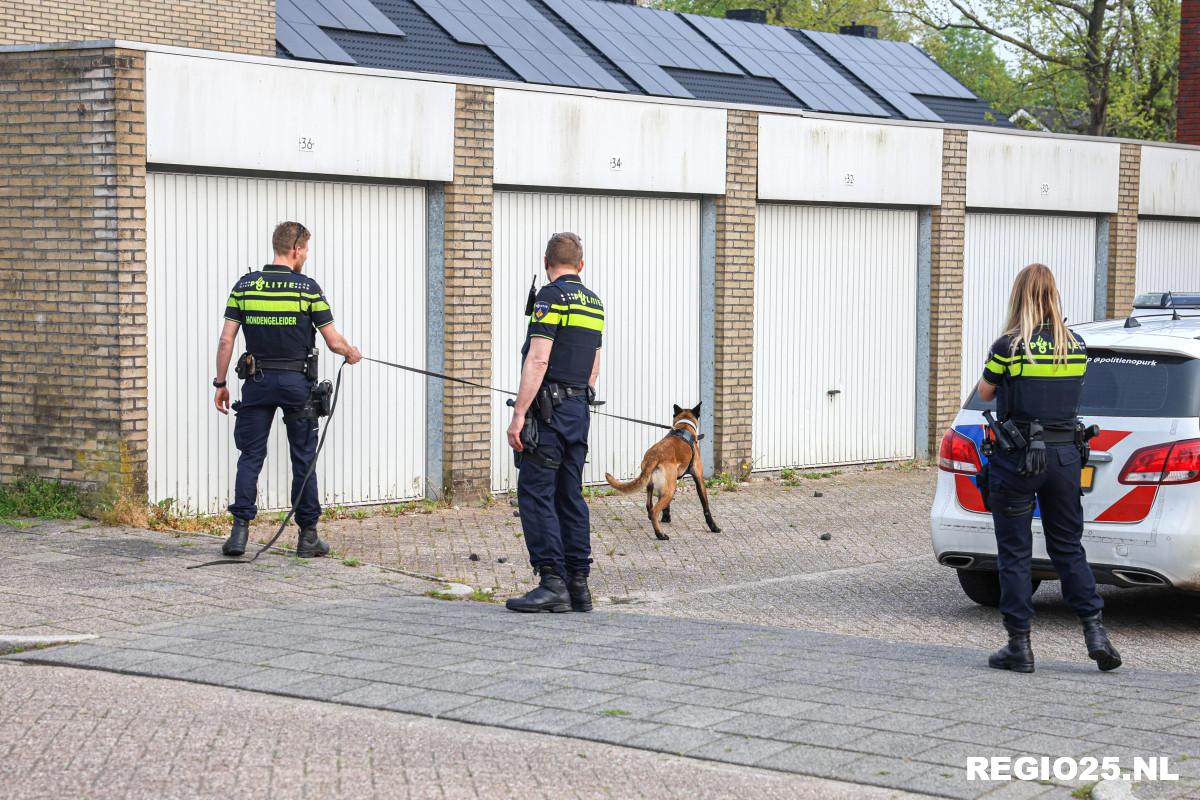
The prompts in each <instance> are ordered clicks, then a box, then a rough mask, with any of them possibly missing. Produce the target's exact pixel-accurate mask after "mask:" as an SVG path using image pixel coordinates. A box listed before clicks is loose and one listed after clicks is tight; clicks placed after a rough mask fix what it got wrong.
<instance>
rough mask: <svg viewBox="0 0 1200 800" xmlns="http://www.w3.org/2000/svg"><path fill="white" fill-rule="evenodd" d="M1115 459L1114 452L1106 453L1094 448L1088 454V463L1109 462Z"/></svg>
mask: <svg viewBox="0 0 1200 800" xmlns="http://www.w3.org/2000/svg"><path fill="white" fill-rule="evenodd" d="M1112 460H1113V457H1112V453H1106V452H1104V451H1103V450H1093V451H1092V452H1091V453H1090V454H1088V463H1089V464H1091V463H1093V462H1095V463H1097V464H1108V463H1111V462H1112Z"/></svg>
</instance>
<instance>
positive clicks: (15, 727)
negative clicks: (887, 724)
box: [0, 664, 909, 800]
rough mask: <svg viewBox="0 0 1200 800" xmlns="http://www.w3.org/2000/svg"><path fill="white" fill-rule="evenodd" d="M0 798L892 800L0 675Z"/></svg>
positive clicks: (524, 741)
mask: <svg viewBox="0 0 1200 800" xmlns="http://www.w3.org/2000/svg"><path fill="white" fill-rule="evenodd" d="M0 697H2V698H3V700H2V701H0V702H2V703H3V706H2V713H0V796H3V797H21V798H23V800H37V799H39V798H54V800H59V799H60V798H75V797H80V798H83V797H86V798H90V799H91V800H101V798H104V799H106V800H107V799H108V798H153V799H154V800H160V799H161V798H166V797H170V798H218V797H219V798H231V797H236V798H239V799H240V798H271V800H282V799H284V798H322V799H325V798H353V800H360V798H388V800H393V799H395V798H412V800H434V799H438V798H441V799H444V800H459V799H460V798H463V799H466V798H472V799H478V800H496V799H497V798H520V800H542V799H543V798H544V800H565V799H566V798H643V797H644V798H650V799H651V800H664V799H671V798H678V800H694V798H698V797H703V798H716V799H718V800H720V799H722V798H729V799H730V800H733V799H734V798H738V799H741V798H755V799H756V800H758V799H759V798H761V800H888V799H889V798H890V799H894V800H900V799H901V798H905V797H909V795H906V794H904V793H902V792H896V791H887V790H879V789H869V788H868V787H865V786H860V785H857V784H840V783H834V782H832V781H825V780H821V779H819V778H806V777H801V776H797V775H787V774H781V773H776V772H770V771H766V770H757V769H753V768H748V767H737V766H730V765H725V764H716V763H711V762H706V761H699V760H695V759H684V758H680V757H677V756H667V755H661V754H658V753H649V752H644V751H639V750H632V749H629V748H622V747H614V746H611V745H605V744H599V743H596V742H583V741H579V740H573V739H563V738H558V737H552V736H544V735H541V734H536V733H522V732H517V731H511V730H503V729H496V728H487V727H483V726H478V725H465V724H462V723H456V722H450V721H446V720H433V719H428V718H419V717H412V716H407V715H403V714H399V713H396V712H394V711H377V710H373V709H365V708H354V707H349V706H343V705H335V704H330V703H320V702H316V701H312V700H300V699H295V698H286V697H276V696H272V695H265V694H260V693H256V692H246V691H239V690H236V689H223V688H218V687H214V686H199V685H196V684H191V683H181V682H178V681H165V680H158V679H154V678H140V677H134V676H129V675H116V674H109V673H100V672H94V671H83V670H75V669H61V668H56V667H37V666H18V665H16V664H0Z"/></svg>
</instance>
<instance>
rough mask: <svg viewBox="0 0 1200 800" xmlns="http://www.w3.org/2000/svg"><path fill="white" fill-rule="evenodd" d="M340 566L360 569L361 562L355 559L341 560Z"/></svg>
mask: <svg viewBox="0 0 1200 800" xmlns="http://www.w3.org/2000/svg"><path fill="white" fill-rule="evenodd" d="M342 565H343V566H346V567H361V566H362V562H361V561H359V560H358V559H357V558H343V559H342Z"/></svg>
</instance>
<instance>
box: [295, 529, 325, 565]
mask: <svg viewBox="0 0 1200 800" xmlns="http://www.w3.org/2000/svg"><path fill="white" fill-rule="evenodd" d="M296 555H298V556H300V558H319V557H321V556H327V555H329V545H327V544H325V543H324V542H322V541H321V540H320V539H319V538H318V537H317V526H316V525H315V524H313V525H309V526H308V527H307V528H301V529H300V540H299V541H298V542H296Z"/></svg>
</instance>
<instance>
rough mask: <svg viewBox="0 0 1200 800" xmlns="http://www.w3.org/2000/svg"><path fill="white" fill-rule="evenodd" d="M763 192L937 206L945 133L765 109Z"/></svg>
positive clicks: (766, 196) (763, 195)
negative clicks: (767, 111)
mask: <svg viewBox="0 0 1200 800" xmlns="http://www.w3.org/2000/svg"><path fill="white" fill-rule="evenodd" d="M758 120H759V121H758V197H759V199H760V200H792V201H803V202H814V203H854V204H868V203H869V204H879V205H893V206H897V205H900V206H936V205H938V204H939V203H941V201H942V131H941V129H938V128H908V127H904V126H902V125H872V124H870V123H867V122H861V123H859V122H835V121H831V120H819V119H805V118H803V117H792V116H780V115H776V114H763V115H762V116H760V117H759V118H758Z"/></svg>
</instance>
